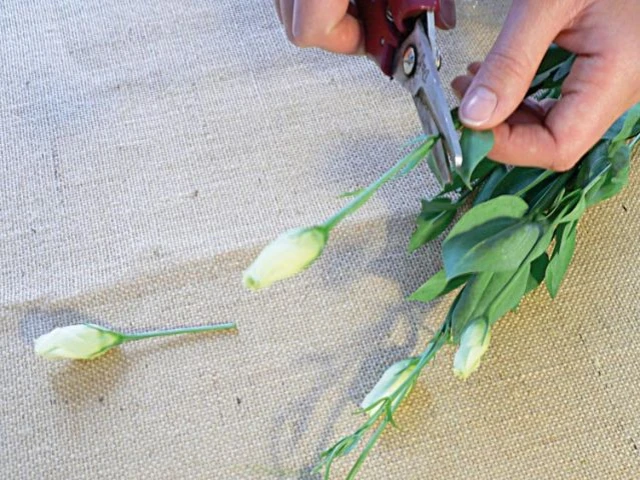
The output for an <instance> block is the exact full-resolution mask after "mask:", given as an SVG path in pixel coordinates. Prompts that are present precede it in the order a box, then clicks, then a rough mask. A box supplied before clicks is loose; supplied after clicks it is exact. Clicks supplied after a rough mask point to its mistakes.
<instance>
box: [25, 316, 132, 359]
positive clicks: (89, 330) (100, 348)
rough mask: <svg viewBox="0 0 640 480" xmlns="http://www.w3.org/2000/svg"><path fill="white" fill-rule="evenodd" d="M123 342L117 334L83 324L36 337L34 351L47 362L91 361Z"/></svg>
mask: <svg viewBox="0 0 640 480" xmlns="http://www.w3.org/2000/svg"><path fill="white" fill-rule="evenodd" d="M123 341H124V337H123V336H122V335H121V334H119V333H116V332H112V331H110V330H106V329H103V328H102V327H99V326H97V325H92V324H89V323H85V324H83V325H70V326H68V327H62V328H56V329H55V330H52V331H51V332H49V333H47V334H45V335H42V336H40V337H38V338H37V339H36V342H35V351H36V353H37V354H38V355H40V356H41V357H44V358H47V359H49V360H62V359H65V358H70V359H76V360H91V359H93V358H96V357H99V356H100V355H102V354H103V353H105V352H106V351H107V350H109V349H110V348H112V347H115V346H116V345H120V344H121V343H122V342H123Z"/></svg>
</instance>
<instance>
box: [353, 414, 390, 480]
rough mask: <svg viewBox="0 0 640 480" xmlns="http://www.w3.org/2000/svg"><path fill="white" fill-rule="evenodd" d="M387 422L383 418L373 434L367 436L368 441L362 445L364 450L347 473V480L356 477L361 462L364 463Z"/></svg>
mask: <svg viewBox="0 0 640 480" xmlns="http://www.w3.org/2000/svg"><path fill="white" fill-rule="evenodd" d="M388 423H389V420H386V419H385V420H383V421H382V422H381V423H380V425H378V428H376V431H375V432H373V435H371V438H369V441H368V442H367V445H366V446H365V447H364V450H363V451H362V453H361V454H360V456H359V457H358V460H356V463H355V464H354V465H353V467H352V468H351V470H350V471H349V474H348V475H347V480H353V479H354V478H356V474H357V473H358V471H359V470H360V468H361V467H362V464H363V463H364V461H365V460H366V458H367V456H368V455H369V452H370V451H371V449H372V448H373V446H374V445H375V443H376V442H377V441H378V438H379V437H380V435H382V432H384V429H385V428H386V427H387V424H388Z"/></svg>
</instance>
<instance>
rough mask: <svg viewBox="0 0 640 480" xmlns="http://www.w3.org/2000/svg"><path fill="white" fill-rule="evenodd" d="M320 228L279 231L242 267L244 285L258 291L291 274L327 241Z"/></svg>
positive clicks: (324, 231)
mask: <svg viewBox="0 0 640 480" xmlns="http://www.w3.org/2000/svg"><path fill="white" fill-rule="evenodd" d="M327 239H328V232H327V231H326V229H325V228H324V227H311V228H296V229H293V230H289V231H287V232H284V233H283V234H281V235H280V236H279V237H278V238H276V239H275V240H274V241H273V242H271V243H270V244H269V245H267V246H266V247H265V249H264V250H262V252H261V253H260V255H258V258H256V259H255V260H254V261H253V263H252V264H251V265H250V266H249V268H248V269H247V270H245V272H244V274H243V276H242V281H243V283H244V285H245V287H247V288H249V289H251V290H259V289H261V288H265V287H268V286H270V285H271V284H273V283H275V282H277V281H280V280H284V279H285V278H289V277H293V276H294V275H296V274H298V273H300V272H301V271H303V270H304V269H306V268H307V267H308V266H309V265H311V264H312V263H313V262H314V260H315V259H317V258H318V257H319V256H320V254H321V253H322V250H323V249H324V246H325V245H326V243H327Z"/></svg>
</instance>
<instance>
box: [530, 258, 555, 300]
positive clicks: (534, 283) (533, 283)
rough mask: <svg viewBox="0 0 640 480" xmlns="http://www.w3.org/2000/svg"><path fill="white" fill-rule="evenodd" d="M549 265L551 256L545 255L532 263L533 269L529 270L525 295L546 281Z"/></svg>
mask: <svg viewBox="0 0 640 480" xmlns="http://www.w3.org/2000/svg"><path fill="white" fill-rule="evenodd" d="M548 265H549V256H548V255H547V254H546V253H543V254H542V255H540V256H539V257H538V258H536V259H535V260H534V261H533V262H531V268H530V270H529V279H528V280H527V288H526V289H525V291H524V294H525V295H526V294H527V293H529V292H531V291H532V290H535V289H536V288H538V286H540V284H541V283H542V282H543V281H544V277H545V273H546V271H547V266H548Z"/></svg>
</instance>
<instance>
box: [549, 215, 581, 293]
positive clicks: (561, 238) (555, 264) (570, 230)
mask: <svg viewBox="0 0 640 480" xmlns="http://www.w3.org/2000/svg"><path fill="white" fill-rule="evenodd" d="M576 226H577V224H576V223H575V222H574V223H567V224H565V225H562V226H561V227H560V228H558V232H557V234H556V246H555V248H554V250H553V254H552V256H551V260H550V261H549V265H548V267H547V271H546V274H545V283H546V284H547V290H549V294H550V295H551V298H555V297H556V295H557V294H558V290H559V289H560V284H561V283H562V279H563V278H564V276H565V274H566V273H567V269H568V268H569V264H570V263H571V259H572V258H573V252H574V251H575V248H576V231H577V228H576Z"/></svg>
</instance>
